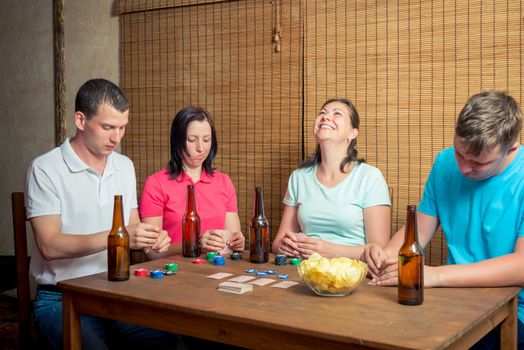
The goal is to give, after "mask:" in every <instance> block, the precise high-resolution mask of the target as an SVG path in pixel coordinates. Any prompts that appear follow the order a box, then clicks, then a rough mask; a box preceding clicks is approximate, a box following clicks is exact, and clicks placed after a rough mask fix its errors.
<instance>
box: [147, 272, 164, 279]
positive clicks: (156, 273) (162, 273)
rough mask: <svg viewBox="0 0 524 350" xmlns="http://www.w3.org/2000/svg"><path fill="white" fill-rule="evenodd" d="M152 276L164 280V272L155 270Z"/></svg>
mask: <svg viewBox="0 0 524 350" xmlns="http://www.w3.org/2000/svg"><path fill="white" fill-rule="evenodd" d="M150 276H151V278H155V279H161V278H164V271H161V270H153V271H151V273H150Z"/></svg>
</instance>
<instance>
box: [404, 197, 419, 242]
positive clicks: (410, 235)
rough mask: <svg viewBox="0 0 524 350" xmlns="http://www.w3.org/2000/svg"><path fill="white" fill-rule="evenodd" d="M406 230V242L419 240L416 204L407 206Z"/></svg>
mask: <svg viewBox="0 0 524 350" xmlns="http://www.w3.org/2000/svg"><path fill="white" fill-rule="evenodd" d="M405 231H406V232H405V238H404V242H406V243H409V244H411V243H414V242H418V227H417V207H416V206H414V205H408V207H407V214H406V230H405Z"/></svg>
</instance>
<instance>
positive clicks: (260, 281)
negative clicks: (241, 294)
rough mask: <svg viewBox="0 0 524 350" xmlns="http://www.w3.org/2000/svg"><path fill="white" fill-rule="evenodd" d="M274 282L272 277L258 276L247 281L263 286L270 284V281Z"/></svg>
mask: <svg viewBox="0 0 524 350" xmlns="http://www.w3.org/2000/svg"><path fill="white" fill-rule="evenodd" d="M273 282H275V280H274V279H272V278H259V279H257V280H255V281H251V282H249V283H250V284H256V285H257V286H265V285H266V284H270V283H273Z"/></svg>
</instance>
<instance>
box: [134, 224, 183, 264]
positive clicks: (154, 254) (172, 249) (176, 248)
mask: <svg viewBox="0 0 524 350" xmlns="http://www.w3.org/2000/svg"><path fill="white" fill-rule="evenodd" d="M142 222H143V223H145V224H149V225H153V226H156V227H162V224H163V218H162V217H161V216H150V217H144V218H142ZM164 232H165V231H164ZM166 234H167V232H166ZM144 252H145V253H146V255H147V257H148V258H149V259H158V258H163V257H166V256H171V255H175V254H180V253H181V252H182V243H181V242H176V243H170V244H169V247H168V248H167V250H164V251H162V252H159V251H155V250H147V249H145V250H144Z"/></svg>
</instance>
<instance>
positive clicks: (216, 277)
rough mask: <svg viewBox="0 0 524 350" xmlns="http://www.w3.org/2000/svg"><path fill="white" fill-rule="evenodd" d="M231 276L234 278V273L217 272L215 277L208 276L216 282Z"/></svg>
mask: <svg viewBox="0 0 524 350" xmlns="http://www.w3.org/2000/svg"><path fill="white" fill-rule="evenodd" d="M229 276H233V274H232V273H227V272H217V273H215V274H213V275H209V276H207V278H212V279H214V280H221V279H222V278H226V277H229Z"/></svg>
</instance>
